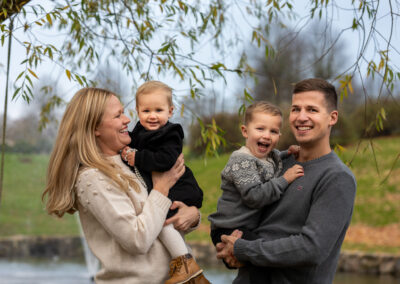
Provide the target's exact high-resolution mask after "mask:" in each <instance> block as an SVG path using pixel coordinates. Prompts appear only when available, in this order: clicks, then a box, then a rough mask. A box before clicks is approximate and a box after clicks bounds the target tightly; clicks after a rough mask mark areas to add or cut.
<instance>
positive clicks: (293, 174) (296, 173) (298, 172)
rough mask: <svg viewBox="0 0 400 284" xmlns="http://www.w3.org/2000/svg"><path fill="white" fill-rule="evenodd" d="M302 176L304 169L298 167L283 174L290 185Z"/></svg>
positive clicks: (295, 166)
mask: <svg viewBox="0 0 400 284" xmlns="http://www.w3.org/2000/svg"><path fill="white" fill-rule="evenodd" d="M302 176H304V169H303V167H302V166H300V165H294V166H293V167H291V168H289V169H288V170H287V171H286V172H285V173H284V174H283V177H284V178H285V179H286V181H287V182H288V183H292V182H293V181H294V180H295V179H296V178H298V177H302Z"/></svg>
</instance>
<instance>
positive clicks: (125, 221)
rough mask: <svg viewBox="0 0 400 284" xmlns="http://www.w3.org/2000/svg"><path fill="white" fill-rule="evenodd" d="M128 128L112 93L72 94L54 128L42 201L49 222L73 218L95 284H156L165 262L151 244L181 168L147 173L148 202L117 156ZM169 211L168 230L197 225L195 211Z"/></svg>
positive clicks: (154, 243) (159, 246) (179, 162)
mask: <svg viewBox="0 0 400 284" xmlns="http://www.w3.org/2000/svg"><path fill="white" fill-rule="evenodd" d="M129 122H130V120H129V118H128V117H126V116H125V115H124V109H123V107H122V105H121V103H120V101H119V100H118V98H117V97H116V96H115V95H114V94H113V93H111V92H109V91H106V90H103V89H97V88H85V89H82V90H80V91H78V92H77V93H76V94H75V96H74V97H73V98H72V100H71V102H70V103H69V105H68V107H67V109H66V111H65V113H64V116H63V119H62V121H61V124H60V128H59V131H58V135H57V139H56V142H55V145H54V148H53V152H52V154H51V156H50V162H49V167H48V172H47V184H46V189H45V191H44V193H43V198H44V199H46V198H47V202H46V209H47V211H48V213H49V214H54V215H57V216H58V217H62V216H63V215H64V214H65V212H68V213H74V212H75V211H77V210H78V211H79V217H80V220H81V223H82V228H83V231H84V234H85V237H86V240H87V242H88V244H89V247H90V249H91V250H92V252H93V253H94V254H95V255H96V256H97V258H99V260H100V262H101V264H102V268H101V270H100V271H99V272H98V273H97V275H96V277H95V280H96V283H129V284H133V283H163V282H164V281H165V280H166V279H167V278H168V264H169V262H170V255H169V254H168V252H167V250H166V249H165V247H164V246H163V245H162V243H161V242H160V241H159V240H158V238H157V237H158V235H159V233H160V231H161V230H162V228H163V225H164V223H165V217H166V215H167V212H168V210H169V208H170V207H171V201H170V200H169V199H168V198H167V195H168V192H169V189H170V188H171V187H172V186H173V185H174V184H175V182H176V181H177V180H178V179H179V177H180V176H182V174H183V172H184V161H183V157H182V155H181V156H180V157H179V158H178V160H177V161H176V163H175V165H174V167H173V168H172V169H171V170H169V171H167V172H164V173H154V174H153V190H152V191H151V192H150V194H148V193H147V190H146V189H145V188H144V186H143V185H142V183H141V180H139V179H138V177H137V176H136V175H135V174H134V173H132V172H131V171H130V170H129V168H128V167H127V166H126V165H125V164H124V163H123V162H122V160H121V158H120V155H119V152H120V150H121V149H122V148H124V147H125V146H126V145H127V144H129V143H130V140H131V139H130V137H129V135H128V129H127V125H128V123H129ZM177 207H178V208H179V211H178V214H177V216H174V217H175V218H174V220H173V222H174V225H175V227H177V228H178V229H180V230H181V231H188V230H190V228H192V227H194V226H195V225H196V224H197V223H198V221H199V212H198V209H197V208H195V207H187V206H185V205H184V204H177ZM170 222H172V221H170Z"/></svg>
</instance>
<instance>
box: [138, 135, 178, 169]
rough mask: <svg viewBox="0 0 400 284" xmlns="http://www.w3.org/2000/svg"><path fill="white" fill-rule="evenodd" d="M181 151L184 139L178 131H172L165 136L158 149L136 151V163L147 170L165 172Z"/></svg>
mask: <svg viewBox="0 0 400 284" xmlns="http://www.w3.org/2000/svg"><path fill="white" fill-rule="evenodd" d="M180 153H182V139H181V138H180V136H179V135H178V134H177V133H172V134H170V135H166V137H164V139H163V140H162V144H161V145H160V146H158V147H157V149H156V150H154V151H153V149H143V150H138V151H136V154H135V165H136V166H138V167H139V168H140V169H141V170H144V171H146V172H152V171H160V172H164V171H167V170H169V169H170V168H172V166H173V165H174V164H175V162H176V159H177V158H178V156H179V155H180Z"/></svg>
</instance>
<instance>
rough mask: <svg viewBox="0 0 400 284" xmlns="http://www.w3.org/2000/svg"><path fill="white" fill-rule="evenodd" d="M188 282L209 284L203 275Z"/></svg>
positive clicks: (191, 283)
mask: <svg viewBox="0 0 400 284" xmlns="http://www.w3.org/2000/svg"><path fill="white" fill-rule="evenodd" d="M190 281H191V282H190V284H211V283H210V281H208V280H207V278H206V277H205V276H204V274H203V273H200V274H199V275H198V276H196V277H195V278H192V279H191V280H190Z"/></svg>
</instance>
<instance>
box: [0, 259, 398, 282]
mask: <svg viewBox="0 0 400 284" xmlns="http://www.w3.org/2000/svg"><path fill="white" fill-rule="evenodd" d="M204 273H205V275H206V277H207V278H208V279H209V280H210V282H211V283H213V284H226V283H232V281H233V279H234V278H235V275H236V271H231V270H227V269H224V268H222V266H221V267H219V268H217V269H216V268H207V267H206V268H205V270H204ZM0 283H1V284H27V283H29V284H71V283H74V284H92V282H91V281H90V280H89V273H88V271H87V268H86V265H85V263H84V261H83V260H82V261H77V260H74V261H64V260H63V261H58V260H53V261H49V260H47V261H43V260H30V261H27V260H25V259H24V260H23V261H8V260H0ZM399 283H400V279H396V278H394V277H391V276H381V277H378V276H375V275H358V274H345V273H338V274H337V275H336V277H335V280H334V284H399Z"/></svg>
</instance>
